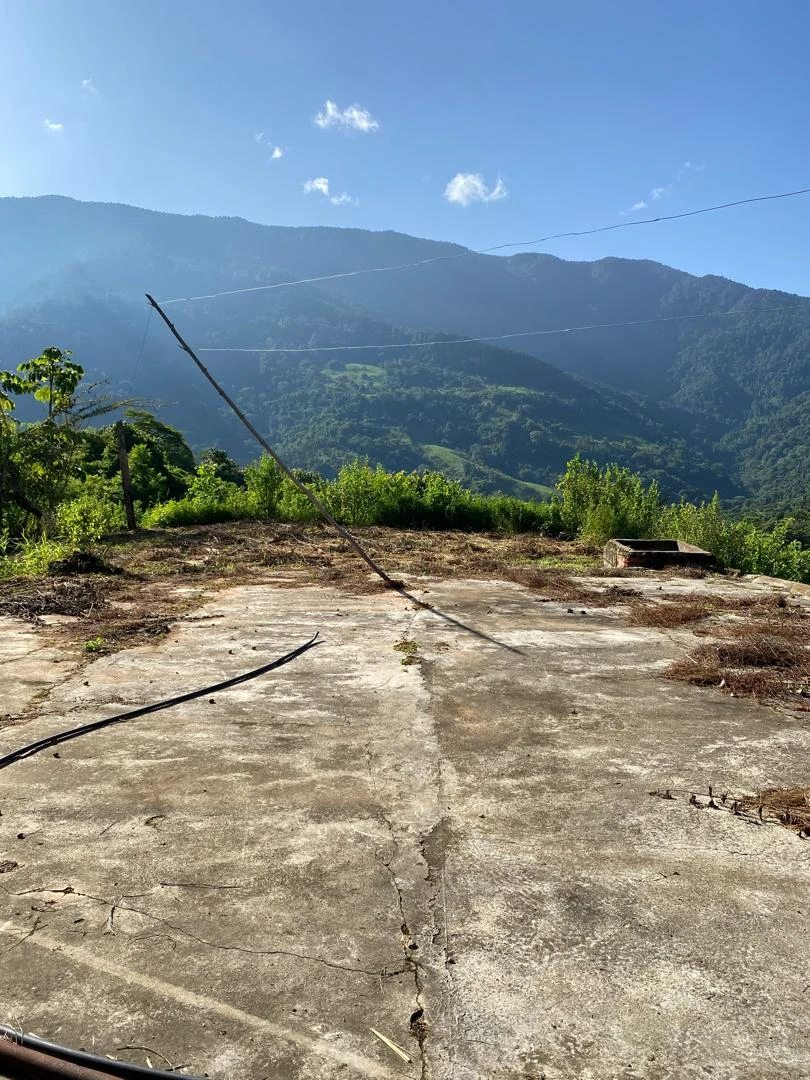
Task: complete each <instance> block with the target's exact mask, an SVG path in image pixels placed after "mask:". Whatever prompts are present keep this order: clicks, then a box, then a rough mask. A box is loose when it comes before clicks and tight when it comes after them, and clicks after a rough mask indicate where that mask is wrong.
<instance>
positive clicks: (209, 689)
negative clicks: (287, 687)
mask: <svg viewBox="0 0 810 1080" xmlns="http://www.w3.org/2000/svg"><path fill="white" fill-rule="evenodd" d="M319 644H320V642H319V641H318V635H317V633H316V634H315V636H314V637H312V638H310V640H309V641H307V642H306V643H305V644H304V645H299V646H298V648H297V649H293V651H292V652H288V653H287V654H286V655H285V656H280V657H279V658H278V660H273V661H272V662H271V663H269V664H263V665H262V667H258V668H254V670H253V671H248V672H246V673H245V674H244V675H237V676H236V677H235V678H233V679H225V681H224V682H219V683H215V684H214V685H213V686H204V687H203V688H202V690H191V691H190V692H189V693H187V694H180V695H179V696H178V697H173V698H167V699H166V700H165V701H158V702H157V703H156V704H155V705H142V706H141V707H140V708H139V709H132V710H131V711H130V712H125V713H118V714H117V715H116V716H108V717H106V718H105V719H104V720H95V721H94V722H93V723H92V724H82V725H81V727H75V728H71V729H70V730H69V731H60V732H59V733H58V734H56V735H48V736H47V737H46V738H44V739H38V740H37V741H36V742H32V743H29V744H28V745H27V746H21V747H20V748H19V749H18V750H12V751H11V752H10V753H8V754H6V755H5V756H4V757H0V769H5V768H7V766H9V765H13V764H14V762H15V761H22V760H23V758H27V757H32V756H33V755H34V754H38V753H40V751H42V750H47V749H49V748H50V747H51V746H58V745H59V743H63V742H67V741H68V740H69V739H76V738H78V737H79V735H86V734H88V732H91V731H99V730H100V729H101V728H105V727H109V726H110V724H120V723H122V722H123V721H124V720H134V719H135V718H136V717H138V716H147V715H148V714H149V713H153V712H159V711H160V710H161V709H169V708H171V707H172V706H173V705H182V704H183V703H184V702H186V701H193V700H194V698H198V697H203V696H204V695H205V694H215V693H217V692H218V691H219V690H227V689H229V688H230V687H231V686H238V685H239V684H240V683H244V682H248V680H250V679H257V678H258V677H259V676H260V675H266V674H267V672H268V671H274V670H275V669H276V668H280V667H283V666H284V664H289V662H290V661H291V660H295V658H296V657H297V656H300V655H301V654H302V653H305V652H307V651H308V650H309V649H311V648H313V646H315V645H319Z"/></svg>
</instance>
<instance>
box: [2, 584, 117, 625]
mask: <svg viewBox="0 0 810 1080" xmlns="http://www.w3.org/2000/svg"><path fill="white" fill-rule="evenodd" d="M103 605H104V595H103V590H102V588H101V587H99V585H98V584H97V583H96V582H95V581H93V580H92V579H89V578H68V579H66V580H61V579H59V578H55V579H54V578H47V579H44V580H42V581H31V579H30V578H18V579H14V578H9V579H8V580H6V581H3V582H0V615H13V616H15V617H16V618H18V619H27V620H30V621H32V622H38V621H39V620H40V619H41V618H42V616H43V615H74V616H77V617H83V616H88V615H90V614H91V613H92V612H94V611H99V610H100V608H102V607H103Z"/></svg>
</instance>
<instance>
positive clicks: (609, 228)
mask: <svg viewBox="0 0 810 1080" xmlns="http://www.w3.org/2000/svg"><path fill="white" fill-rule="evenodd" d="M808 194H810V188H800V189H799V190H798V191H781V192H778V193H777V194H776V195H754V196H752V197H751V198H749V199H735V200H734V201H733V202H725V203H718V204H717V205H716V206H702V207H700V209H698V210H683V211H681V213H678V214H660V215H659V216H658V217H650V218H638V219H636V220H635V221H620V222H618V223H616V224H615V225H600V226H598V227H597V228H595V229H572V230H569V231H568V232H559V233H550V234H549V235H548V236H539V237H538V238H537V239H536V240H513V241H510V242H509V243H507V244H494V245H493V246H492V247H486V248H478V249H476V250H465V251H459V252H456V253H455V254H453V255H435V256H433V257H432V258H430V259H419V260H417V261H416V262H409V263H397V264H396V265H393V266H369V267H365V268H364V269H361V270H345V271H343V272H342V273H339V274H321V275H319V276H318V277H308V278H296V279H295V280H292V281H277V282H274V283H272V284H270V285H251V286H249V287H248V288H245V289H225V290H223V291H222V292H214V293H206V294H204V295H200V296H178V297H175V298H174V299H172V300H161V301H160V303H161V304H181V303H184V302H186V301H189V302H190V301H193V300H217V299H218V298H219V297H221V296H238V295H240V294H242V293H252V292H266V291H268V290H271V289H286V288H292V287H293V286H295V285H314V284H317V283H318V282H321V281H336V280H338V279H339V278H350V277H359V276H360V275H362V274H384V273H389V272H391V271H393V270H414V269H416V268H417V267H420V266H428V265H429V264H430V263H437V262H452V261H454V260H456V259H468V258H470V257H471V256H472V255H490V254H492V252H493V251H504V250H505V249H506V248H514V247H531V246H532V245H535V244H544V243H546V242H547V241H548V240H562V239H565V238H568V237H572V236H593V235H594V234H595V233H603V232H613V231H614V230H616V229H633V228H636V227H637V226H639V225H654V224H656V223H657V222H660V221H677V220H679V219H680V218H688V217H697V215H698V214H711V213H714V212H715V211H717V210H728V209H729V208H730V207H732V206H745V205H747V204H748V203H760V202H771V201H773V200H774V199H790V198H793V197H794V196H796V195H808Z"/></svg>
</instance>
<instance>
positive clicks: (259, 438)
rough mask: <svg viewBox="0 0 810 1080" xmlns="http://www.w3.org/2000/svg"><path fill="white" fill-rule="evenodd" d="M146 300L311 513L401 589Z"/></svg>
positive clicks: (152, 301)
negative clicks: (286, 462)
mask: <svg viewBox="0 0 810 1080" xmlns="http://www.w3.org/2000/svg"><path fill="white" fill-rule="evenodd" d="M146 299H147V300H148V301H149V303H150V304H151V305H152V307H153V308H154V309H155V311H156V312H157V313H158V315H159V316H160V317H161V319H163V321H164V322H165V324H166V325H167V326H168V328H169V330H170V331H171V332H172V334H173V336H174V337H175V338H176V340H177V342H178V343H179V345H180V348H181V349H182V350H183V352H186V353H188V355H189V356H190V357H191V359H192V360H193V361H194V363H195V364H196V365H197V367H198V368H199V369H200V371H201V372H202V373H203V375H204V376H205V377H206V379H207V380H208V381H209V382H210V383H211V385H212V386H213V388H214V389H215V390H216V392H217V393H218V394H219V396H220V397H221V398H222V400H223V401H224V402H225V403H226V404H227V405H228V407H229V408H230V409H231V410H232V411H233V412H234V413H235V414H236V415H237V416H238V417H239V419H240V420H241V421H242V423H243V424H244V425H245V427H246V428H247V429H248V431H249V432H250V434H251V435H252V436H253V438H254V439H255V440H256V442H257V443H258V444H259V446H261V448H262V450H264V452H265V453H266V454H269V455H270V457H271V458H272V459H273V461H275V463H276V465H278V467H279V468H280V469H281V471H282V472H283V473H284V475H285V476H286V477H287V478H288V479H289V480H290V482H291V483H292V484H294V485H295V486H296V487H297V488H298V490H299V491H300V492H301V494H302V495H304V496H305V497H306V498H307V499H309V501H310V502H311V503H312V505H313V506H314V507H315V509H316V510H317V511H318V513H319V514H320V515H321V517H322V518H323V519H324V520H325V521H327V522H328V523H329V524H330V525H331V526H332V528H333V529H336V530H337V531H338V532H339V533H340V535H341V536H342V537H343V539H344V540H346V541H347V542H348V543H349V544H351V546H352V547H353V548H354V550H355V551H356V552H357V554H358V555H359V556H360V558H361V559H362V560H363V562H364V563H366V564H367V565H368V566H370V567H371V569H372V570H373V571H374V573H375V574H377V575H378V576H379V577H381V578H382V580H383V581H384V582H385V584H386V585H387V586H388V587H389V588H391V589H398V588H400V587H401V586H400V584H399V582H396V581H394V579H393V578H391V577H390V576H389V575H388V574H387V573H386V572H385V570H383V568H382V567H381V566H379V565H378V564H377V563H376V562H375V561H374V559H372V557H371V556H370V555H369V554H368V553H367V552H366V550H365V549H364V548H363V546H362V544H361V543H360V542H359V540H357V539H356V538H355V537H354V536H352V534H351V533H350V532H349V530H348V529H347V528H345V526H343V525H341V524H340V522H338V521H336V520H335V519H334V517H332V515H331V514H330V512H329V510H327V508H326V507H325V506H324V504H323V503H322V502H321V500H320V499H319V498H318V496H317V495H316V494H315V492H314V491H310V489H309V488H308V487H307V486H306V484H302V483H301V481H300V480H299V479H298V477H296V476H295V475H294V474H293V471H292V469H290V468H289V467H288V466H287V465H286V464H285V462H284V461H282V459H281V458H280V457H279V456H278V454H277V453H276V451H275V450H274V449H273V447H272V446H271V445H270V443H269V442H268V441H267V439H265V437H264V436H263V435H262V434H261V433H260V432H259V431H257V430H256V428H255V427H254V426H253V424H252V423H251V422H250V420H248V418H247V416H245V414H244V413H243V412H242V410H241V409H240V408H239V406H238V405H237V404H236V402H235V401H234V400H233V398H232V397H231V396H230V395H229V394H228V393H227V391H225V390H223V388H222V387H221V386H220V385H219V383H218V382H217V381H216V379H215V378H214V376H213V375H212V374H211V372H210V371H209V370H208V368H207V367H206V366H205V364H204V363H203V362H202V360H200V358H199V356H197V354H196V353H195V352H194V350H193V349H192V348H191V346H190V345H189V344H188V342H187V341H185V339H184V338H183V337H182V335H181V334H180V332H179V331H178V329H177V327H176V326H175V325H174V323H173V322H172V321H171V319H170V318H169V317H168V315H167V314H166V312H165V311H164V310H163V308H162V307H161V306H160V304H159V303H158V302H157V300H155V299H154V297H152V296H150V295H149V293H147V294H146Z"/></svg>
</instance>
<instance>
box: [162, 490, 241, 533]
mask: <svg viewBox="0 0 810 1080" xmlns="http://www.w3.org/2000/svg"><path fill="white" fill-rule="evenodd" d="M254 517H255V514H254V513H252V512H251V507H250V502H249V499H248V498H247V497H246V496H245V494H244V493H242V492H239V493H238V494H237V495H235V496H232V497H230V498H227V499H224V500H223V501H221V502H219V501H217V500H215V499H205V498H197V499H189V498H185V499H170V500H169V502H165V503H159V504H158V505H157V506H152V507H150V509H149V510H147V511H146V512H145V513H144V515H143V517H142V518H141V525H142V526H143V527H144V528H145V529H170V528H174V527H179V526H182V525H215V524H216V523H217V522H219V521H244V520H250V519H252V518H254Z"/></svg>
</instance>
